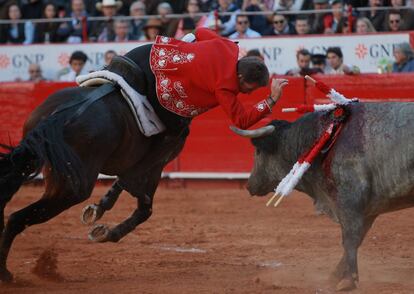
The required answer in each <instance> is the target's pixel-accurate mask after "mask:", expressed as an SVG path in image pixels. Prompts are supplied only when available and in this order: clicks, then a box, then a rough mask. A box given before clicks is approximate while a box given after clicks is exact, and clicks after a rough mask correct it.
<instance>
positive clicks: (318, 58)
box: [311, 54, 326, 73]
mask: <svg viewBox="0 0 414 294" xmlns="http://www.w3.org/2000/svg"><path fill="white" fill-rule="evenodd" d="M311 62H312V67H311V68H314V69H319V72H320V73H324V72H325V69H326V55H324V54H312V56H311Z"/></svg>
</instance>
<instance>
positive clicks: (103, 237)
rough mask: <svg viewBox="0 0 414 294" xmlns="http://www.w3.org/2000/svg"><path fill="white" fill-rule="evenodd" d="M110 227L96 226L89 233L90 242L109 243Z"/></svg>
mask: <svg viewBox="0 0 414 294" xmlns="http://www.w3.org/2000/svg"><path fill="white" fill-rule="evenodd" d="M109 232H110V230H109V227H108V226H106V225H95V226H94V227H93V228H92V230H91V231H90V232H89V235H88V237H89V240H91V241H94V242H106V241H109V238H108V237H109Z"/></svg>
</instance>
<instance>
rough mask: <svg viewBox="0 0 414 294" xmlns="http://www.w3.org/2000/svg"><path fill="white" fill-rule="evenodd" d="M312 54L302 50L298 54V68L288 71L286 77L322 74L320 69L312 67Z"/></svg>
mask: <svg viewBox="0 0 414 294" xmlns="http://www.w3.org/2000/svg"><path fill="white" fill-rule="evenodd" d="M310 62H311V54H310V52H309V51H308V50H306V49H301V50H299V51H298V52H297V53H296V63H297V64H298V67H297V68H294V69H291V70H288V71H287V72H286V75H288V76H296V77H299V76H306V75H312V74H315V73H318V72H321V71H320V70H319V69H316V68H315V69H313V68H311V67H310Z"/></svg>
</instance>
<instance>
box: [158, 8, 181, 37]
mask: <svg viewBox="0 0 414 294" xmlns="http://www.w3.org/2000/svg"><path fill="white" fill-rule="evenodd" d="M157 11H158V15H159V16H160V19H161V26H162V27H161V34H162V35H163V36H167V37H174V36H175V33H176V31H177V26H178V19H174V18H170V17H168V16H167V15H168V14H172V13H173V10H172V7H171V5H170V4H169V3H168V2H161V3H160V4H158V6H157Z"/></svg>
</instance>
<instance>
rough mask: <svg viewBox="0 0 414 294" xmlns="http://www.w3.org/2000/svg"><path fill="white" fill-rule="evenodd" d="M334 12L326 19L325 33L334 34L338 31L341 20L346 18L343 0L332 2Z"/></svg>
mask: <svg viewBox="0 0 414 294" xmlns="http://www.w3.org/2000/svg"><path fill="white" fill-rule="evenodd" d="M331 9H332V10H333V11H332V14H330V17H326V18H325V21H324V27H325V29H324V34H332V33H337V32H338V25H339V22H340V21H341V20H342V19H344V12H343V9H344V7H343V5H342V0H333V1H332V2H331Z"/></svg>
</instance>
